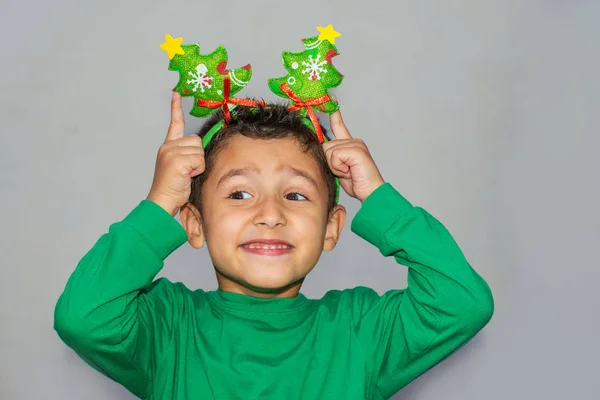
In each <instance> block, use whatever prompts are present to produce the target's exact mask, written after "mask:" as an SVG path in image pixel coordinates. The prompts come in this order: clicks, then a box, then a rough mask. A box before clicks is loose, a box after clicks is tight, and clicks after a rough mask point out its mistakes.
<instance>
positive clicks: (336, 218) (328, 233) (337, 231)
mask: <svg viewBox="0 0 600 400" xmlns="http://www.w3.org/2000/svg"><path fill="white" fill-rule="evenodd" d="M345 222H346V208H345V207H344V206H342V205H340V204H338V205H336V206H334V207H333V210H331V213H329V221H327V227H326V228H325V240H324V241H323V250H325V251H331V250H333V249H334V247H335V245H336V244H337V242H338V240H339V238H340V235H341V233H342V229H343V228H344V223H345Z"/></svg>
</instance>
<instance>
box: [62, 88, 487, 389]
mask: <svg viewBox="0 0 600 400" xmlns="http://www.w3.org/2000/svg"><path fill="white" fill-rule="evenodd" d="M237 111H238V112H237V116H236V118H234V119H233V120H232V121H230V122H229V124H228V125H227V127H226V128H224V130H223V131H222V132H221V133H220V134H219V137H218V138H215V139H213V141H211V142H210V144H209V145H208V146H207V147H206V149H204V148H203V146H202V143H201V139H200V137H199V136H197V135H194V136H190V137H184V136H183V132H184V123H183V113H182V110H181V97H180V96H179V95H178V94H174V95H173V100H172V106H171V125H170V128H169V132H168V135H167V138H166V141H165V143H164V144H163V145H162V146H161V148H160V149H159V152H158V157H157V164H156V170H155V176H154V181H153V183H152V187H151V190H150V193H149V195H148V197H147V199H145V200H144V201H142V202H141V203H140V204H139V205H138V206H137V207H136V208H135V209H134V210H133V211H132V212H131V213H130V214H129V215H128V216H127V217H126V218H125V219H124V220H123V221H121V222H118V223H115V224H113V225H112V226H111V227H110V229H109V231H108V233H106V234H105V235H103V236H102V237H101V238H100V239H99V241H98V242H97V243H96V244H95V246H94V247H93V248H92V249H91V250H90V251H89V252H88V253H87V254H86V255H85V256H84V257H83V259H82V260H81V261H80V263H79V265H78V266H77V269H76V270H75V272H74V273H73V275H72V276H71V278H70V279H69V282H68V283H67V286H66V288H65V291H64V293H63V294H62V296H61V298H60V299H59V301H58V303H57V306H56V311H55V328H56V330H57V332H58V334H59V335H60V337H61V338H62V339H63V340H64V342H65V343H67V344H68V345H69V346H70V347H71V348H73V349H74V350H75V351H76V352H77V353H78V354H79V355H80V356H81V357H82V358H83V359H84V360H85V361H86V362H88V363H89V364H90V365H92V366H93V367H94V368H96V369H97V370H99V371H101V372H102V373H104V374H105V375H106V376H108V377H110V378H112V379H114V380H115V381H117V382H119V383H120V384H122V385H124V386H125V387H126V388H127V389H128V390H130V391H131V392H132V393H134V394H135V395H137V396H138V397H140V398H144V399H169V400H178V399H219V400H222V399H286V400H287V399H345V400H350V399H384V398H389V397H391V396H392V395H393V394H394V393H396V392H397V391H398V390H399V389H400V388H402V387H403V386H405V385H407V384H408V383H409V382H411V381H412V380H414V379H415V378H416V377H417V376H419V375H421V374H422V373H423V372H425V371H426V370H428V369H429V368H431V367H433V366H434V365H436V364H437V363H439V362H440V361H441V360H442V359H444V358H446V357H447V356H448V355H450V354H451V353H452V352H454V351H455V350H456V349H458V348H459V347H461V346H462V345H464V344H465V343H466V342H467V341H468V340H470V339H471V338H472V337H473V336H474V335H475V334H476V333H477V332H479V330H480V329H482V328H483V326H485V325H486V324H487V322H488V321H489V319H490V318H491V315H492V312H493V300H492V296H491V293H490V290H489V287H488V285H487V284H486V283H485V281H484V280H483V279H482V278H481V277H480V276H479V275H478V274H477V273H476V272H475V271H474V270H473V269H472V268H471V267H470V265H469V264H468V262H467V261H466V260H465V258H464V256H463V254H462V253H461V251H460V249H459V247H458V246H457V244H456V243H455V242H454V240H453V239H452V237H451V236H450V234H449V233H448V232H447V231H446V229H445V228H444V227H443V226H442V224H440V223H439V222H438V221H437V220H436V219H434V218H433V217H432V216H430V215H429V214H428V213H427V212H426V211H424V210H423V209H421V208H418V207H413V206H412V205H411V204H410V203H409V202H408V201H407V200H406V199H404V198H403V197H402V196H401V195H400V194H399V193H398V192H397V191H396V190H395V189H394V188H393V187H392V186H391V185H390V184H389V183H386V182H384V180H383V178H382V177H381V175H380V173H379V171H378V169H377V166H376V165H375V162H374V161H373V159H372V158H371V156H370V154H369V152H368V149H367V147H366V146H365V145H364V143H363V142H362V141H360V140H359V139H354V138H352V137H351V136H350V134H349V132H348V130H347V129H346V127H345V126H344V124H343V121H342V119H341V115H340V113H339V111H338V112H337V113H336V114H333V115H332V116H331V127H332V131H333V134H334V136H335V139H334V140H331V141H328V142H325V143H324V144H320V143H319V142H318V141H317V139H316V137H315V135H314V133H313V132H312V131H311V130H310V129H309V128H307V127H306V126H305V125H304V124H303V122H302V117H301V116H299V115H298V114H297V113H295V112H289V111H287V110H286V109H285V107H281V106H272V107H269V108H264V107H260V108H259V109H258V110H249V109H245V108H244V107H239V108H238V109H237ZM221 117H222V114H216V115H215V116H213V117H212V118H211V119H209V120H208V121H207V123H206V125H205V126H204V128H203V129H202V131H201V133H200V135H203V134H205V133H206V132H207V131H208V130H209V129H210V127H211V126H212V125H214V124H215V123H216V122H217V120H218V118H221ZM336 176H337V177H338V178H339V179H340V183H341V187H342V188H343V190H344V191H345V192H346V193H347V194H348V195H350V196H352V197H354V198H356V199H358V200H359V201H361V203H362V205H361V209H360V210H359V211H358V213H357V215H356V216H355V217H354V219H353V221H352V231H353V232H355V233H356V234H358V235H359V236H361V237H362V238H364V239H365V240H367V241H369V242H370V243H372V244H373V245H375V246H377V247H378V248H379V250H380V252H381V253H382V254H383V255H384V256H394V257H395V259H396V260H397V261H398V262H399V263H401V264H403V265H406V266H408V268H409V270H408V288H406V289H404V290H391V291H389V292H387V293H385V294H384V295H382V296H380V295H378V294H377V293H375V292H374V291H373V290H370V289H367V288H364V287H358V288H354V289H349V290H344V291H329V292H328V293H327V294H326V295H325V296H324V297H323V298H322V299H319V300H309V299H307V298H306V297H304V296H303V295H302V294H301V293H300V292H299V290H300V287H301V285H302V282H303V280H304V278H305V277H306V275H307V274H308V273H309V272H310V271H311V269H312V268H313V267H314V266H315V264H316V263H317V261H318V259H319V257H320V255H321V252H322V251H323V250H326V251H329V250H332V249H333V248H334V247H335V245H336V243H337V241H338V239H339V235H340V232H341V231H342V227H343V226H344V222H345V218H346V211H345V209H344V207H343V206H341V205H339V204H335V201H334V196H335V177H336ZM178 211H179V212H180V216H181V221H182V224H183V227H182V226H181V225H180V224H179V223H178V222H177V221H176V220H175V219H174V218H173V217H174V216H175V215H176V214H177V212H178ZM186 240H187V241H188V242H189V243H190V244H191V245H192V246H193V247H194V248H200V247H202V246H203V245H204V243H205V242H206V244H207V247H208V251H209V254H210V257H211V259H212V262H213V265H214V268H215V271H216V274H217V278H218V284H219V288H218V289H217V290H215V291H203V290H195V291H192V290H190V289H188V288H186V287H185V286H184V285H183V284H181V283H171V282H169V281H168V280H166V279H164V278H161V279H158V280H156V281H154V282H153V279H154V278H155V276H156V275H157V274H158V272H159V271H160V269H161V267H162V266H163V261H164V259H165V258H166V257H167V256H168V255H169V254H170V253H171V252H172V251H174V250H175V249H176V248H177V247H179V246H181V245H182V244H183V243H184V242H185V241H186ZM374 273H375V271H374Z"/></svg>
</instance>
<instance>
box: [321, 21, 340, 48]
mask: <svg viewBox="0 0 600 400" xmlns="http://www.w3.org/2000/svg"><path fill="white" fill-rule="evenodd" d="M317 30H318V31H319V32H321V34H320V35H319V40H329V41H330V42H331V44H335V38H336V37H340V36H342V34H341V33H339V32H336V31H335V29H333V26H331V24H329V25H327V26H326V27H325V28H323V27H322V26H317Z"/></svg>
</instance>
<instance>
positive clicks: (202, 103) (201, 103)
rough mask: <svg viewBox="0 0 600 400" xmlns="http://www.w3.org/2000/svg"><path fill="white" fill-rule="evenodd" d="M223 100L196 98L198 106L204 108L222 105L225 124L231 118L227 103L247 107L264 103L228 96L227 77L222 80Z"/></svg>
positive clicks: (228, 85)
mask: <svg viewBox="0 0 600 400" xmlns="http://www.w3.org/2000/svg"><path fill="white" fill-rule="evenodd" d="M223 86H224V87H223V101H215V100H204V99H199V100H198V103H197V104H198V106H200V107H206V108H219V107H223V115H224V116H225V124H227V123H228V122H229V121H230V120H231V112H230V111H229V104H235V105H239V106H247V107H258V106H259V105H264V103H262V102H259V101H256V100H250V99H238V98H235V97H229V96H230V95H231V80H230V79H229V77H227V78H225V79H224V80H223Z"/></svg>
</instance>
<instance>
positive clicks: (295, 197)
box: [286, 192, 308, 201]
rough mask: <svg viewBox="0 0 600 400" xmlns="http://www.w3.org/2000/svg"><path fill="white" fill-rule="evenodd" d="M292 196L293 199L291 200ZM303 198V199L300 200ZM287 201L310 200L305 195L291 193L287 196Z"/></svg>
mask: <svg viewBox="0 0 600 400" xmlns="http://www.w3.org/2000/svg"><path fill="white" fill-rule="evenodd" d="M290 196H291V197H293V198H291V199H290ZM298 197H301V198H298ZM286 199H288V200H294V201H298V200H308V199H307V198H306V197H305V196H304V195H301V194H300V193H297V192H295V193H290V194H288V195H286Z"/></svg>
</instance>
